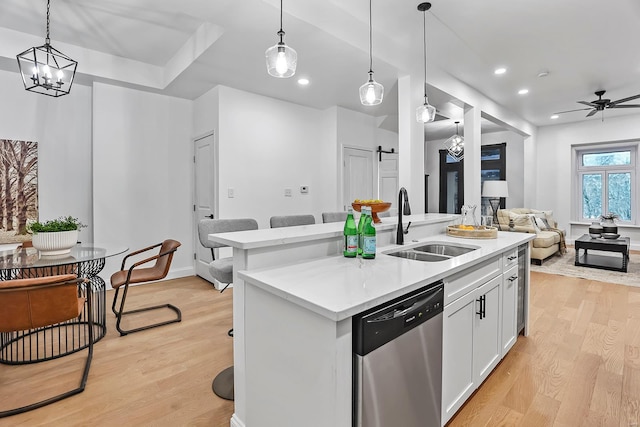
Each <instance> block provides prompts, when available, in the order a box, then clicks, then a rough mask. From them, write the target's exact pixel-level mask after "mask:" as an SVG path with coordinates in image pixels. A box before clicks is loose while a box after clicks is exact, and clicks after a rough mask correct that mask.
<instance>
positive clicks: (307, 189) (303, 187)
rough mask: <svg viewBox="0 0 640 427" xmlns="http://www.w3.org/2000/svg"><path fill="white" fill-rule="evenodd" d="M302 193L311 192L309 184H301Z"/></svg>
mask: <svg viewBox="0 0 640 427" xmlns="http://www.w3.org/2000/svg"><path fill="white" fill-rule="evenodd" d="M300 194H309V186H308V185H301V186H300Z"/></svg>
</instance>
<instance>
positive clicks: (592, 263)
mask: <svg viewBox="0 0 640 427" xmlns="http://www.w3.org/2000/svg"><path fill="white" fill-rule="evenodd" d="M574 244H575V249H576V259H575V265H577V266H582V267H592V268H600V269H603V270H613V271H622V272H624V273H626V272H627V265H628V264H629V246H631V239H630V238H628V237H620V238H618V239H603V238H593V237H591V236H589V235H588V234H583V235H582V236H580V237H579V238H578V239H576V240H575V242H574ZM580 250H582V251H583V253H582V254H580ZM589 250H596V251H602V252H617V253H620V254H621V255H622V256H621V257H617V256H608V255H598V254H594V253H588V251H589Z"/></svg>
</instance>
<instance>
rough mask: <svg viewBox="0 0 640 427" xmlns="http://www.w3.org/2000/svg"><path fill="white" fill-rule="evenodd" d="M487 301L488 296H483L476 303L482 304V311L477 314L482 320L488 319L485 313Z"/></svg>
mask: <svg viewBox="0 0 640 427" xmlns="http://www.w3.org/2000/svg"><path fill="white" fill-rule="evenodd" d="M486 300H487V296H486V295H482V296H481V297H480V298H478V299H476V302H479V303H480V311H476V314H478V315H480V319H484V318H485V317H486V313H485V308H486Z"/></svg>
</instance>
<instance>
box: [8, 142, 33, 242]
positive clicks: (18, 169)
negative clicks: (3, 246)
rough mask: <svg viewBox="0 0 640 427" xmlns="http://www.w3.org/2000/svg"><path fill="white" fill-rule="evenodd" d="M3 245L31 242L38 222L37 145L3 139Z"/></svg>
mask: <svg viewBox="0 0 640 427" xmlns="http://www.w3.org/2000/svg"><path fill="white" fill-rule="evenodd" d="M0 195H1V197H2V198H1V200H0V243H17V242H22V241H25V240H30V237H31V236H30V235H29V234H28V233H27V221H36V220H37V219H38V143H37V142H32V141H17V140H11V139H0Z"/></svg>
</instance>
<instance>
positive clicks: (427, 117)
mask: <svg viewBox="0 0 640 427" xmlns="http://www.w3.org/2000/svg"><path fill="white" fill-rule="evenodd" d="M429 9H431V3H429V2H425V3H420V4H419V5H418V10H419V11H420V12H422V18H423V25H422V28H423V35H424V37H423V41H424V45H423V46H424V49H423V53H424V104H422V105H421V106H419V107H418V108H417V109H416V120H417V121H418V122H419V123H429V122H432V121H433V120H434V119H435V118H436V108H435V107H434V106H433V105H429V99H428V98H427V10H429Z"/></svg>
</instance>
